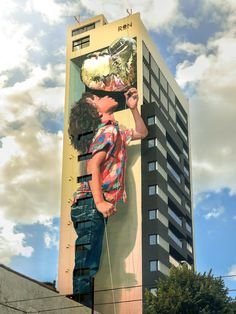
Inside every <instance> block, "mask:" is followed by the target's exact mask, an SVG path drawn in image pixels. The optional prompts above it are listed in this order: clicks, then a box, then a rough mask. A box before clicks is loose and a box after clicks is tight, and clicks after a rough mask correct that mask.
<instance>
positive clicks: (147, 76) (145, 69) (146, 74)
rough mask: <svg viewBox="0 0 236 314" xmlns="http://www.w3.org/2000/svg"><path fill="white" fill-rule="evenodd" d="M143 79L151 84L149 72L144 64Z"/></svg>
mask: <svg viewBox="0 0 236 314" xmlns="http://www.w3.org/2000/svg"><path fill="white" fill-rule="evenodd" d="M143 77H145V79H146V80H147V81H148V82H149V70H148V67H147V66H146V64H145V63H144V62H143Z"/></svg>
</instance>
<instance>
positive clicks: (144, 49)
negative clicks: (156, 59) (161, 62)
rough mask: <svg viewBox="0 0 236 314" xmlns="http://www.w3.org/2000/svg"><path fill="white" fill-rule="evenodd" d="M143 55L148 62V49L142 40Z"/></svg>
mask: <svg viewBox="0 0 236 314" xmlns="http://www.w3.org/2000/svg"><path fill="white" fill-rule="evenodd" d="M143 56H144V58H145V59H146V60H147V62H148V63H149V51H148V49H147V47H146V45H145V44H144V42H143Z"/></svg>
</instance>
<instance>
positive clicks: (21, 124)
mask: <svg viewBox="0 0 236 314" xmlns="http://www.w3.org/2000/svg"><path fill="white" fill-rule="evenodd" d="M61 71H62V68H61V67H60V66H59V70H58V69H56V70H55V71H54V68H52V66H46V67H45V69H41V68H40V67H35V68H32V70H31V72H30V77H29V78H28V79H27V80H25V81H23V82H21V83H17V84H15V85H14V86H13V87H7V88H3V89H2V95H3V97H2V99H1V102H0V108H1V109H0V118H1V120H2V121H5V123H4V124H2V125H1V126H0V134H1V136H2V139H1V142H2V147H1V149H0V154H1V159H0V160H1V161H0V173H1V177H0V185H1V189H0V198H1V210H2V211H3V212H4V214H5V217H7V219H10V220H11V221H13V222H14V221H17V222H19V223H34V222H37V221H41V222H42V220H44V221H45V220H47V219H48V218H50V217H53V216H57V215H59V208H60V181H61V157H62V132H58V133H48V132H46V131H45V130H43V127H42V125H41V124H40V122H39V120H38V118H37V114H38V112H39V110H40V109H42V108H43V109H44V110H46V111H48V112H55V113H56V112H61V111H62V107H63V102H64V87H52V88H47V87H45V86H44V82H45V80H47V79H52V80H53V81H56V80H55V77H56V76H57V73H58V74H59V73H61Z"/></svg>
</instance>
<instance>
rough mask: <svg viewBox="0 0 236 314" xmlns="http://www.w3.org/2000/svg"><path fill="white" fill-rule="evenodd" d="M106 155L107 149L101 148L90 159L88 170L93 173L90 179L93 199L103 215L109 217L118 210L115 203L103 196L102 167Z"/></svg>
mask: <svg viewBox="0 0 236 314" xmlns="http://www.w3.org/2000/svg"><path fill="white" fill-rule="evenodd" d="M105 157H106V151H105V150H101V151H99V152H97V153H96V154H95V155H93V157H92V158H91V159H90V160H89V161H88V165H87V171H88V173H91V174H92V179H91V181H89V186H90V189H91V192H92V195H93V199H94V202H95V205H96V207H97V210H98V211H99V212H101V213H102V214H103V216H104V217H105V218H106V217H109V216H111V215H112V214H113V213H115V212H116V208H115V207H114V205H113V204H111V203H109V202H107V201H105V200H104V198H103V193H102V184H101V174H100V167H101V164H102V163H103V162H104V160H105Z"/></svg>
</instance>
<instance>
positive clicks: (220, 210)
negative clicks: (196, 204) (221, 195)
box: [204, 206, 225, 220]
mask: <svg viewBox="0 0 236 314" xmlns="http://www.w3.org/2000/svg"><path fill="white" fill-rule="evenodd" d="M224 212H225V209H224V207H222V206H221V207H217V208H212V210H210V211H209V212H208V213H207V214H206V215H204V217H205V219H206V220H208V219H212V218H218V217H220V216H222V215H223V214H224Z"/></svg>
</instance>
